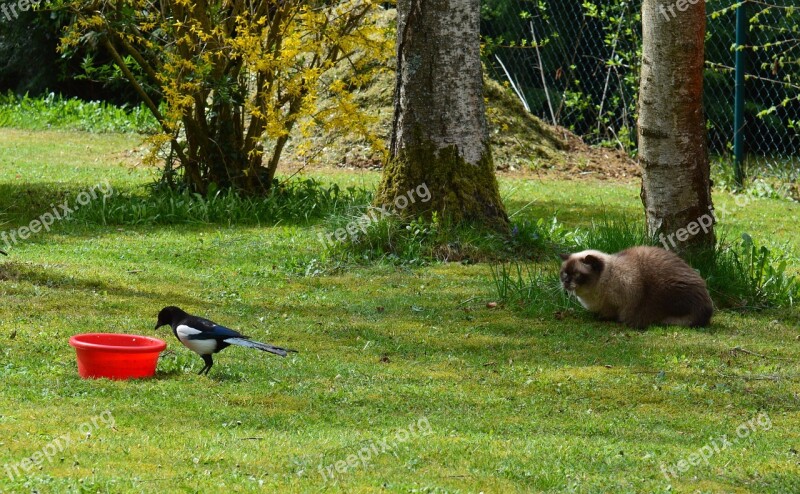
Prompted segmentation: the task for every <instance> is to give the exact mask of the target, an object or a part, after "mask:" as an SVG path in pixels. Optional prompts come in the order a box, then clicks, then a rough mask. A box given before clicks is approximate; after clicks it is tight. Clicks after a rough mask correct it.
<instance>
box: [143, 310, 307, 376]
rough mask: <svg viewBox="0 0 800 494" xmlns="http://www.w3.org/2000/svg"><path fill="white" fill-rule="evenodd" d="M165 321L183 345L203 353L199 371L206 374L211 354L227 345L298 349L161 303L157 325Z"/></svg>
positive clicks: (277, 352)
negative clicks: (245, 333) (286, 346)
mask: <svg viewBox="0 0 800 494" xmlns="http://www.w3.org/2000/svg"><path fill="white" fill-rule="evenodd" d="M167 324H169V325H170V326H171V327H172V332H173V333H174V334H175V337H176V338H178V340H180V342H181V343H183V345H184V346H185V347H186V348H188V349H189V350H192V351H193V352H195V353H196V354H198V355H200V356H201V357H203V361H204V362H205V363H206V365H205V366H204V367H203V368H202V369H200V372H199V374H203V372H205V373H206V375H208V371H210V370H211V366H212V365H214V361H213V360H212V359H211V354H212V353H217V352H219V351H220V350H223V349H225V348H227V347H228V346H230V345H239V346H246V347H249V348H257V349H259V350H263V351H265V352H270V353H274V354H275V355H280V356H281V357H285V356H286V354H287V353H288V352H295V353H297V350H291V349H289V348H281V347H277V346H272V345H267V344H266V343H260V342H258V341H253V340H251V339H250V338H249V337H247V336H245V335H243V334H241V333H239V332H238V331H234V330H232V329H230V328H226V327H225V326H220V325H219V324H217V323H215V322H212V321H209V320H208V319H203V318H202V317H197V316H193V315H190V314H187V313H186V312H184V311H183V310H181V309H179V308H177V307H175V306H169V307H164V308H163V309H161V312H159V313H158V322H156V329H158V328H160V327H161V326H166V325H167Z"/></svg>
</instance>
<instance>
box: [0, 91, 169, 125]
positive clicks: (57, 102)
mask: <svg viewBox="0 0 800 494" xmlns="http://www.w3.org/2000/svg"><path fill="white" fill-rule="evenodd" d="M0 127H15V128H18V129H30V130H43V129H51V128H55V129H67V130H83V131H87V132H98V133H103V132H123V133H129V132H130V133H139V134H150V133H153V132H156V131H157V130H158V124H157V122H156V120H155V118H154V117H153V115H152V114H151V113H150V111H149V110H148V109H147V108H146V107H145V106H144V105H139V106H134V107H118V106H114V105H111V104H109V103H105V102H100V101H82V100H79V99H77V98H72V99H65V98H63V97H61V96H59V95H56V94H54V93H50V94H48V95H47V96H45V97H44V98H30V97H29V96H28V95H27V94H26V95H25V96H21V97H19V96H16V95H15V94H14V93H12V92H10V91H9V92H8V93H6V94H5V95H3V94H0Z"/></svg>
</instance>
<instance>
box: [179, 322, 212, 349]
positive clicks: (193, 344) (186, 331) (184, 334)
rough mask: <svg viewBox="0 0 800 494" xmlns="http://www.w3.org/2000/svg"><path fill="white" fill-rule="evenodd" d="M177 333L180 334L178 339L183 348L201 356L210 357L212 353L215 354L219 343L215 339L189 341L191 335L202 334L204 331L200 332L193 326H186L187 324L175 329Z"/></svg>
mask: <svg viewBox="0 0 800 494" xmlns="http://www.w3.org/2000/svg"><path fill="white" fill-rule="evenodd" d="M175 332H176V333H178V339H179V340H181V343H183V346H185V347H186V348H188V349H189V350H191V351H193V352H195V353H197V354H199V355H209V354H211V353H214V350H216V349H217V342H216V340H214V339H213V338H212V339H208V340H190V339H189V336H191V335H195V334H197V333H202V331H200V330H199V329H195V328H193V327H191V326H186V325H185V324H181V325H180V326H178V327H177V328H175Z"/></svg>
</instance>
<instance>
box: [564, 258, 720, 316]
mask: <svg viewBox="0 0 800 494" xmlns="http://www.w3.org/2000/svg"><path fill="white" fill-rule="evenodd" d="M561 258H562V259H563V260H564V262H563V263H562V264H561V284H562V285H563V286H564V289H565V290H566V291H567V292H570V293H573V294H575V296H576V297H577V298H578V301H580V303H581V305H583V306H584V307H585V308H587V309H589V310H590V311H592V312H595V313H597V314H598V315H599V316H600V318H602V319H607V320H613V321H619V322H621V323H624V324H627V325H628V326H631V327H634V328H646V327H647V326H649V325H651V324H675V325H680V326H707V325H708V324H709V322H710V321H711V314H712V313H713V311H714V308H713V304H712V302H711V297H710V296H709V295H708V290H707V289H706V282H705V281H704V280H703V278H701V277H700V275H699V274H697V272H696V271H695V270H694V269H692V268H691V267H690V266H689V265H688V264H686V262H684V261H683V259H681V258H680V257H678V256H677V255H675V254H674V253H672V252H670V251H668V250H664V249H662V248H659V247H632V248H630V249H626V250H623V251H622V252H618V253H617V254H606V253H604V252H600V251H597V250H584V251H582V252H577V253H575V254H570V255H566V254H562V255H561Z"/></svg>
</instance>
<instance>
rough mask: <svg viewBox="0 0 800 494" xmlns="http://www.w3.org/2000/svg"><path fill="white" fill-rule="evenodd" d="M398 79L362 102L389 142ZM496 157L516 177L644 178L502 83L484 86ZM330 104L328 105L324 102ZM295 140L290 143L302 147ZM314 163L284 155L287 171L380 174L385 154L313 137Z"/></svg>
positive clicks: (625, 160) (346, 140)
mask: <svg viewBox="0 0 800 494" xmlns="http://www.w3.org/2000/svg"><path fill="white" fill-rule="evenodd" d="M394 83H395V81H394V76H393V74H389V73H387V74H384V75H382V76H381V77H379V78H378V79H377V80H376V81H375V82H374V83H373V84H371V85H370V86H368V87H366V88H364V89H362V90H361V91H360V92H359V93H358V94H357V95H356V100H357V102H358V103H359V105H360V106H361V108H364V109H366V111H367V113H368V114H369V115H370V116H372V117H375V118H374V123H373V125H372V126H371V128H370V131H371V132H372V133H373V134H374V135H376V136H378V137H379V138H381V139H383V140H384V142H388V140H389V134H390V131H391V121H392V114H393V110H394V109H393V105H392V100H393V95H394ZM484 88H485V93H486V100H487V108H486V113H487V117H488V120H489V133H490V139H491V144H492V153H493V158H494V162H495V165H496V167H497V170H498V171H502V172H506V173H514V174H523V175H526V174H534V175H541V174H546V175H555V176H559V177H569V178H595V179H597V178H600V179H613V180H631V179H634V178H635V177H638V176H640V173H639V170H638V167H637V165H636V163H635V162H634V161H633V160H631V159H630V158H629V157H628V156H627V155H626V154H625V153H624V152H621V151H617V150H613V149H608V148H596V147H590V146H588V145H586V144H585V143H584V142H583V141H582V140H581V139H580V138H579V137H578V136H576V135H575V134H573V133H571V132H570V131H569V130H567V129H565V128H563V127H557V126H552V125H549V124H547V123H545V122H543V121H542V120H541V119H539V118H537V117H535V116H534V115H532V114H530V113H528V112H527V111H526V110H525V108H524V107H523V106H522V104H521V103H520V101H519V100H518V99H517V98H516V96H514V94H513V93H512V92H511V90H510V89H508V88H506V87H504V86H503V85H501V84H499V83H498V82H497V81H494V80H492V79H489V78H486V79H485V81H484ZM323 104H324V103H323ZM297 139H300V137H299V136H295V138H294V139H292V140H291V141H290V142H292V141H294V142H295V143H296V142H298V141H297ZM313 139H314V141H315V142H314V143H313V146H312V147H313V148H314V149H316V150H317V151H316V155H315V156H314V159H313V160H312V161H311V162H310V163H308V162H301V160H300V159H298V157H297V156H296V155H295V153H294V151H295V149H294V146H292V145H291V144H290V145H289V146H288V148H287V150H286V153H285V155H284V163H285V165H284V166H283V170H284V171H289V172H292V171H295V170H297V169H298V168H300V167H304V168H306V169H309V168H315V167H320V166H321V167H329V166H338V167H342V168H362V169H370V170H379V169H380V168H381V164H382V162H383V156H382V154H381V153H380V152H377V151H375V150H373V149H372V148H371V147H370V145H369V143H368V142H366V141H365V140H363V139H359V138H354V137H348V136H338V135H332V134H326V133H324V132H322V133H320V134H318V135H315V137H313Z"/></svg>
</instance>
